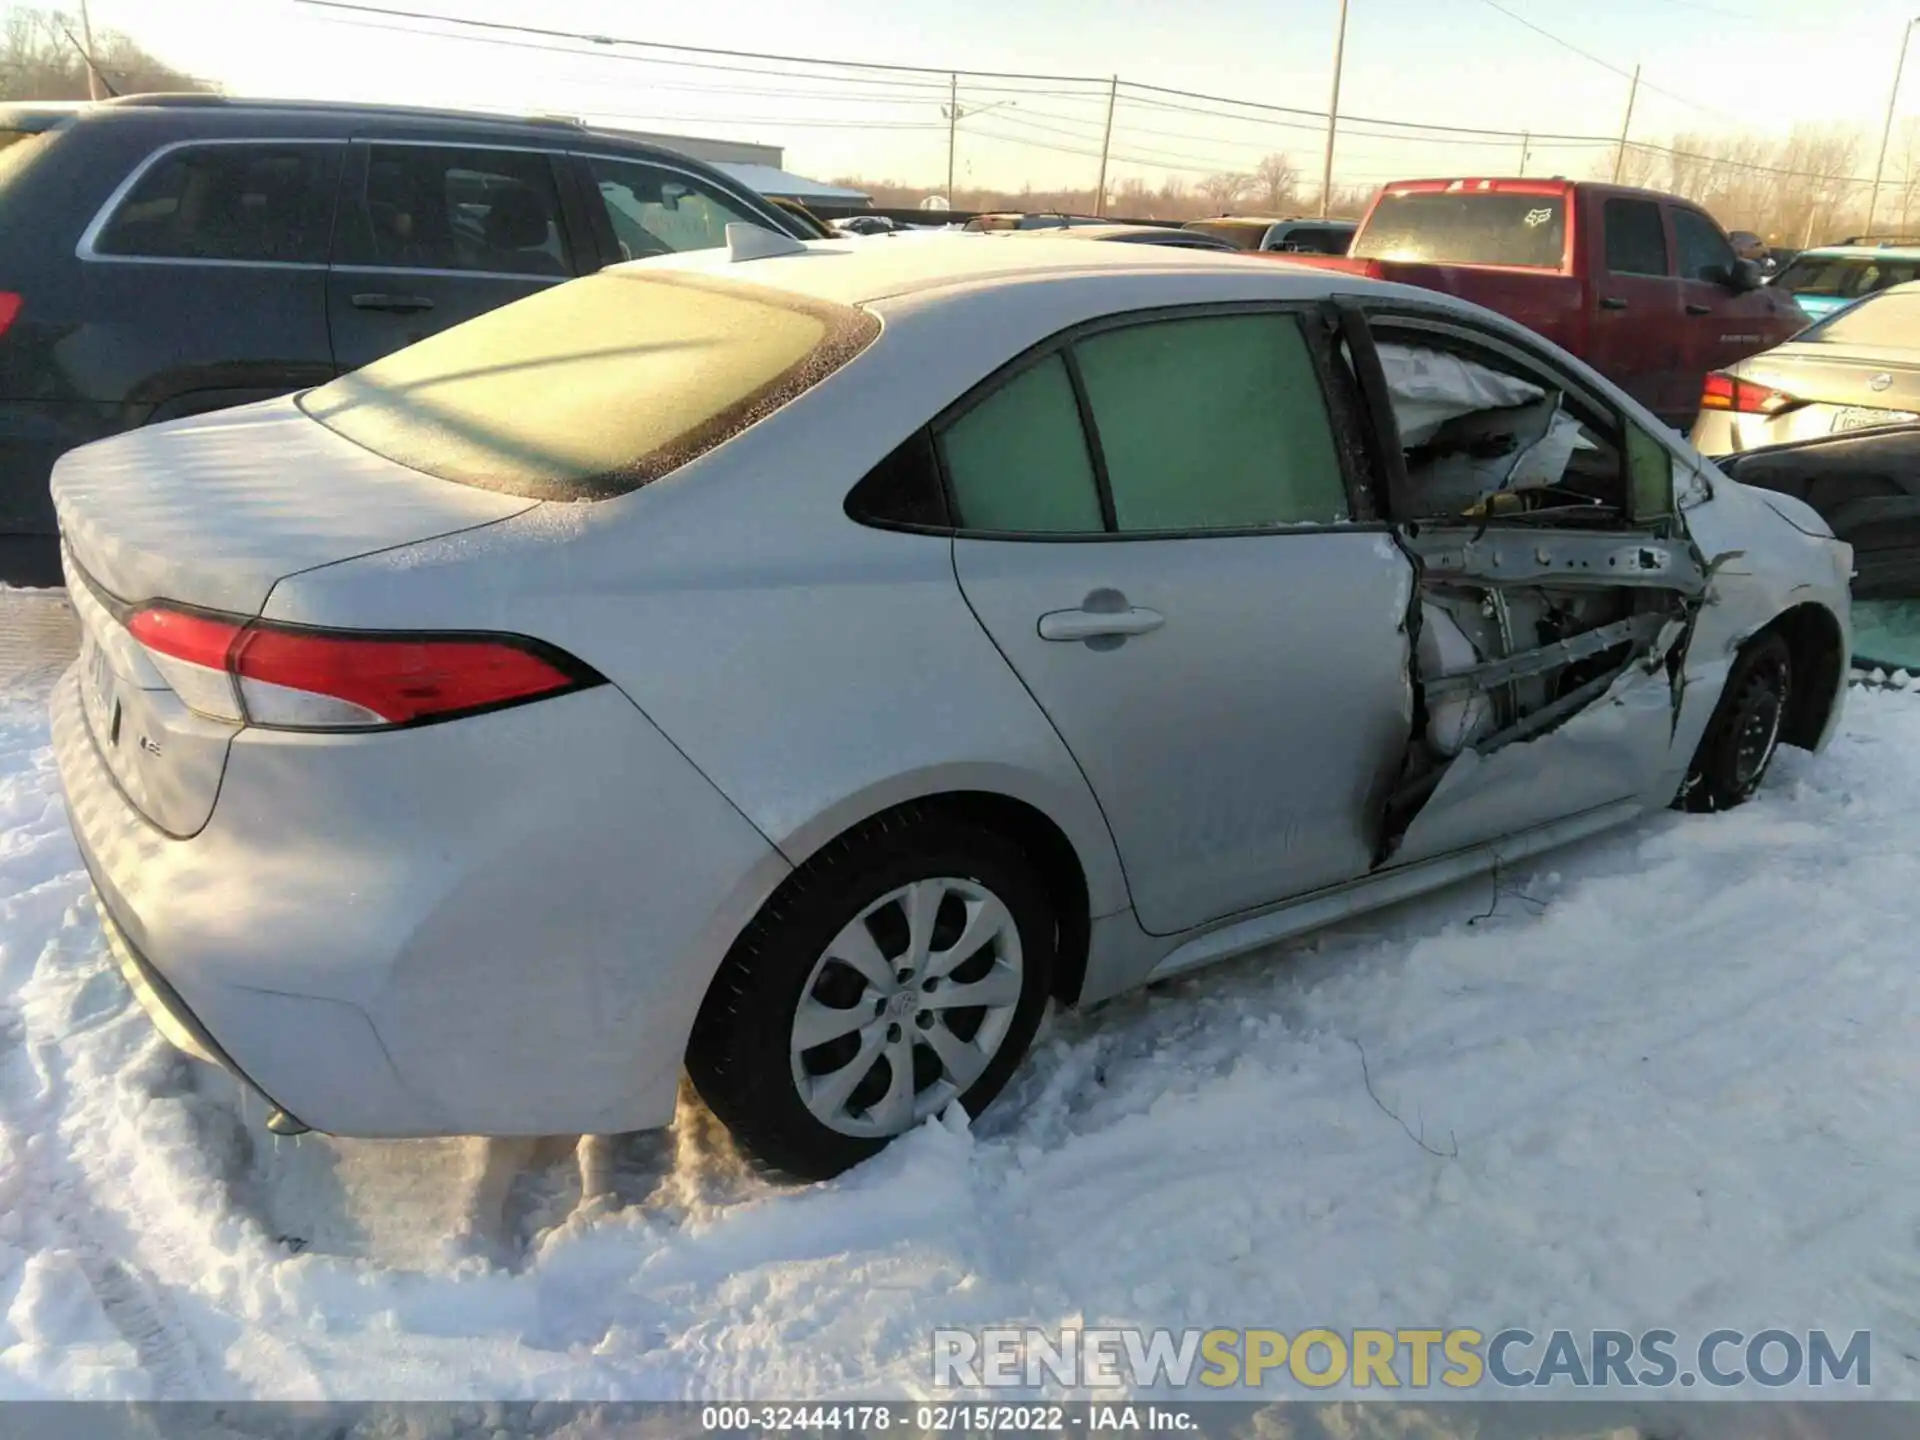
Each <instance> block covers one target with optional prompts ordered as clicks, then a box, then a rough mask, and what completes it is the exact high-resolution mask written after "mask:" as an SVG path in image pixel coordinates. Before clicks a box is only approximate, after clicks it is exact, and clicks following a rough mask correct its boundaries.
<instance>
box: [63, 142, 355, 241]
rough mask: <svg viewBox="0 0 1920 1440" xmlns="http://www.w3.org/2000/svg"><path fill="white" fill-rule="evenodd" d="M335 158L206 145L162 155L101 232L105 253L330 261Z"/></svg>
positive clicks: (297, 150)
mask: <svg viewBox="0 0 1920 1440" xmlns="http://www.w3.org/2000/svg"><path fill="white" fill-rule="evenodd" d="M325 161H326V154H325V149H324V147H322V146H316V145H202V146H193V147H190V148H187V149H183V150H175V151H173V152H171V153H169V154H167V155H163V156H161V157H160V159H159V160H158V161H156V162H155V163H154V164H153V165H152V166H151V167H150V168H149V169H148V170H147V171H146V173H145V174H143V175H142V176H141V177H140V179H139V182H138V183H137V184H136V185H135V186H134V187H133V189H132V191H131V192H130V193H129V194H128V195H127V197H126V198H125V199H124V200H122V201H121V202H120V204H119V206H118V207H117V208H116V209H115V210H114V212H113V214H112V216H111V217H109V219H108V220H107V223H106V225H105V226H104V227H103V228H102V229H101V231H100V233H99V234H98V235H97V236H95V237H94V242H93V249H94V253H95V254H99V255H129V256H149V257H153V258H156V259H170V260H250V261H254V262H260V261H274V262H279V263H282V264H289V263H297V264H324V263H325V262H326V258H327V204H328V200H329V197H328V196H327V194H326V191H325V185H324V182H323V179H322V175H323V172H324V170H325V168H326V166H325Z"/></svg>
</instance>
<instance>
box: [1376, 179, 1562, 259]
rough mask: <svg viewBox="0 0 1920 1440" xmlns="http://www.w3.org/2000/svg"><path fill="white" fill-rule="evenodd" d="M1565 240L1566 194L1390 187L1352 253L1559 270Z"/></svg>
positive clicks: (1391, 257)
mask: <svg viewBox="0 0 1920 1440" xmlns="http://www.w3.org/2000/svg"><path fill="white" fill-rule="evenodd" d="M1566 248H1567V204H1566V201H1565V199H1564V198H1563V197H1562V196H1559V195H1536V194H1532V193H1522V194H1508V193H1503V192H1500V191H1448V192H1442V191H1394V190H1388V191H1387V192H1386V193H1385V194H1383V195H1381V196H1380V198H1379V199H1378V200H1376V201H1375V202H1374V206H1373V210H1372V212H1371V213H1370V214H1369V215H1368V216H1367V220H1366V223H1365V224H1364V225H1362V226H1361V227H1360V231H1359V233H1358V234H1357V235H1356V236H1355V237H1354V241H1353V248H1352V250H1350V251H1349V252H1348V253H1349V254H1351V255H1353V256H1354V257H1355V258H1356V259H1360V260H1407V261H1413V262H1418V263H1424V264H1429V265H1523V266H1530V267H1533V268H1535V269H1541V270H1558V269H1559V268H1560V266H1561V263H1562V262H1563V260H1564V259H1565V256H1566Z"/></svg>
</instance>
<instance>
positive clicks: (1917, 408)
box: [1735, 342, 1920, 412]
mask: <svg viewBox="0 0 1920 1440" xmlns="http://www.w3.org/2000/svg"><path fill="white" fill-rule="evenodd" d="M1735 371H1736V373H1737V374H1738V375H1739V376H1740V378H1741V379H1743V380H1750V381H1754V382H1757V383H1759V384H1762V385H1765V386H1768V387H1769V388H1771V389H1774V390H1779V391H1781V392H1783V393H1785V394H1788V395H1791V396H1793V397H1794V399H1796V400H1804V401H1813V402H1818V403H1821V404H1827V405H1844V406H1856V407H1860V408H1862V409H1872V410H1888V411H1902V412H1920V350H1904V351H1893V350H1886V349H1878V350H1875V351H1874V352H1872V353H1868V352H1865V351H1862V350H1855V349H1850V348H1849V347H1846V346H1844V345H1836V344H1820V343H1818V342H1814V343H1801V342H1794V343H1792V344H1787V345H1782V346H1780V347H1779V348H1778V349H1776V350H1769V351H1767V352H1766V353H1765V354H1764V355H1756V356H1754V357H1753V358H1751V359H1749V360H1745V361H1743V362H1741V364H1740V365H1738V366H1737V367H1735Z"/></svg>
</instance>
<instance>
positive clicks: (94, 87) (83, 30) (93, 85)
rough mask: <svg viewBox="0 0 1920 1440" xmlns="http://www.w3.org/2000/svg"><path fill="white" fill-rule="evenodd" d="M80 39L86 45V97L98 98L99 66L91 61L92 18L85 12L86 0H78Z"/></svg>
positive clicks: (99, 96)
mask: <svg viewBox="0 0 1920 1440" xmlns="http://www.w3.org/2000/svg"><path fill="white" fill-rule="evenodd" d="M80 39H81V41H82V43H84V44H85V45H86V47H87V55H86V60H87V98H88V99H89V100H98V99H100V98H101V95H100V67H99V66H97V65H95V64H94V63H93V20H92V19H91V18H90V17H89V16H88V14H87V0H80Z"/></svg>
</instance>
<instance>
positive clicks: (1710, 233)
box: [1673, 206, 1735, 284]
mask: <svg viewBox="0 0 1920 1440" xmlns="http://www.w3.org/2000/svg"><path fill="white" fill-rule="evenodd" d="M1673 236H1674V239H1675V240H1676V241H1677V242H1678V243H1679V246H1680V275H1681V278H1682V279H1686V280H1711V281H1714V282H1716V283H1721V284H1724V283H1725V282H1726V281H1727V280H1728V279H1729V278H1731V276H1732V275H1733V262H1734V258H1735V257H1734V253H1733V246H1731V245H1729V244H1728V243H1727V239H1726V237H1725V236H1724V235H1722V234H1721V233H1720V229H1719V227H1718V226H1717V225H1715V224H1714V223H1713V222H1712V221H1711V220H1709V219H1707V217H1706V216H1704V215H1702V214H1700V213H1699V212H1697V211H1694V210H1682V209H1680V208H1679V207H1678V206H1676V207H1675V208H1674V212H1673Z"/></svg>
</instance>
